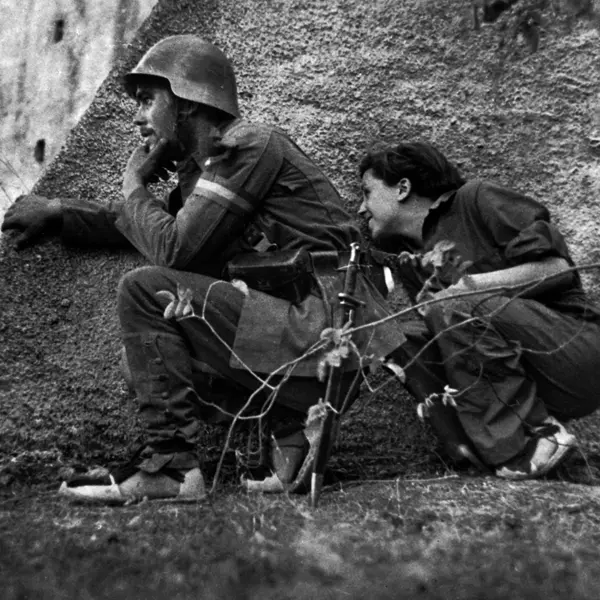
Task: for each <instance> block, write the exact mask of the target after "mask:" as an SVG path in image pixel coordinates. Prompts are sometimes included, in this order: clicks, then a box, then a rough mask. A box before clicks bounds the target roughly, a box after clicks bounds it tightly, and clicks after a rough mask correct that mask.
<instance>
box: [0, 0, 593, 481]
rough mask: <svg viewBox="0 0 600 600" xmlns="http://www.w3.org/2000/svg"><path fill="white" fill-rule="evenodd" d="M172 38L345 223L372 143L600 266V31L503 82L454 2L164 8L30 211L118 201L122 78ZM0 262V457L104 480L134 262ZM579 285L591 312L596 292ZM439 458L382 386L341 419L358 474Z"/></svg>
mask: <svg viewBox="0 0 600 600" xmlns="http://www.w3.org/2000/svg"><path fill="white" fill-rule="evenodd" d="M182 32H194V33H197V34H199V35H202V36H204V37H206V38H207V39H209V40H212V41H214V42H215V43H216V44H218V45H219V46H220V47H221V48H223V50H224V51H225V52H226V53H227V54H228V55H229V56H230V57H231V58H232V60H233V63H234V66H235V68H236V70H237V73H238V78H239V88H240V94H241V105H242V110H243V112H244V113H245V114H246V116H248V117H249V118H251V119H260V120H263V121H267V122H271V123H275V124H277V125H280V126H282V127H284V128H285V129H287V130H288V131H289V132H290V133H291V134H292V136H293V137H295V138H296V139H297V140H298V142H299V143H300V144H301V145H302V146H303V147H304V149H305V150H306V151H307V152H308V153H310V154H311V155H312V156H314V158H315V159H316V160H317V162H318V163H320V164H321V165H322V166H323V167H324V169H325V171H326V172H327V173H328V174H329V175H330V176H331V177H332V178H333V180H334V181H335V183H336V184H337V185H338V186H339V189H340V190H341V192H342V194H343V196H344V198H345V199H346V202H347V204H348V206H349V207H350V208H351V209H352V210H354V209H355V208H356V207H357V205H358V198H359V185H358V180H357V176H356V161H357V160H358V158H359V156H360V154H361V152H362V151H363V150H364V149H365V147H366V146H367V145H368V144H369V143H370V142H371V141H372V140H373V139H374V138H384V139H388V140H391V139H397V138H399V137H405V138H425V139H429V140H432V141H433V142H434V143H436V144H437V145H438V146H439V147H440V148H441V149H443V150H445V151H446V152H448V154H449V155H451V156H452V157H453V158H454V159H455V160H457V161H458V162H459V164H460V165H461V166H462V168H463V170H464V171H465V173H466V174H467V175H468V176H474V175H478V176H483V177H490V178H493V179H495V180H498V181H501V182H503V183H506V184H511V185H515V186H517V187H519V188H521V189H523V190H525V191H527V192H529V193H531V194H532V195H534V196H536V197H538V198H540V199H542V200H544V201H545V202H547V203H548V204H549V205H550V207H551V210H552V212H553V214H554V215H555V218H556V219H557V221H558V222H559V224H560V225H561V227H562V228H563V230H564V231H565V233H566V235H567V239H568V240H569V242H570V243H571V246H572V248H573V251H574V255H575V257H576V258H577V260H579V261H584V262H585V261H587V260H588V259H590V258H591V257H593V255H594V253H595V252H596V244H597V242H596V240H597V239H598V229H599V227H600V225H599V223H600V205H599V204H598V201H597V194H598V191H599V190H600V182H599V179H598V156H597V154H595V150H594V149H593V147H591V146H590V144H589V136H590V134H591V133H592V130H593V128H594V127H595V126H597V123H596V122H595V121H594V119H595V116H594V115H595V114H596V108H597V106H598V97H599V94H600V80H599V78H598V76H597V65H598V64H600V61H599V59H600V43H599V41H600V40H599V34H598V31H597V29H595V28H594V27H593V26H592V24H590V23H587V22H581V23H576V24H574V25H572V26H570V27H566V26H565V24H564V23H561V22H559V23H557V24H555V25H552V23H550V24H549V25H548V27H547V29H546V33H545V37H544V43H543V44H542V47H541V49H540V51H539V52H538V53H537V54H535V55H530V54H529V53H528V52H527V50H526V49H524V48H523V46H519V45H515V52H514V55H513V56H512V57H511V58H510V60H509V61H508V62H507V64H506V67H505V68H504V70H499V59H498V55H497V54H496V52H495V48H497V45H498V35H499V34H498V30H497V29H494V28H489V27H488V28H484V29H482V31H481V32H479V33H475V32H473V31H472V28H471V23H470V14H469V11H468V6H467V5H465V3H464V2H463V1H462V0H439V1H438V2H423V0H405V1H403V2H398V1H397V0H393V1H392V0H373V2H369V3H365V2H364V1H363V0H326V1H325V0H303V1H302V2H299V1H297V0H277V1H276V0H219V1H217V0H206V1H205V2H196V1H195V0H194V1H190V0H178V1H175V0H160V2H159V4H158V5H157V7H156V8H155V10H154V11H153V13H152V15H151V16H150V18H149V19H148V20H147V21H146V23H145V24H144V26H143V27H142V28H141V29H140V31H139V32H138V34H137V36H136V37H135V39H134V40H133V42H132V44H131V46H130V47H129V48H126V51H125V52H124V53H123V55H122V56H120V57H118V59H117V61H116V63H115V66H114V68H113V70H112V71H111V73H110V75H109V76H108V78H107V79H106V80H105V82H104V84H103V85H102V86H101V88H100V89H99V91H98V94H97V96H96V98H95V100H94V102H93V103H92V105H91V106H90V108H89V110H88V111H87V112H86V113H85V115H84V116H83V118H82V119H81V121H80V122H79V123H78V125H77V126H76V127H75V128H74V129H73V131H72V132H71V134H70V135H69V137H68V140H67V143H66V146H65V147H64V149H63V150H62V151H61V152H60V153H59V155H58V156H57V158H56V160H55V161H54V162H53V163H52V165H51V166H50V168H49V169H48V170H47V172H46V173H45V175H44V176H43V177H42V179H41V180H40V181H39V182H38V184H37V185H36V190H37V191H38V192H39V193H43V194H46V195H50V196H52V195H67V194H68V195H78V196H80V197H83V198H93V199H98V200H100V201H105V200H107V199H108V198H111V197H117V196H118V194H119V188H120V182H121V172H122V169H123V166H124V164H125V162H126V160H127V156H128V154H129V152H130V151H131V150H132V149H133V147H134V146H135V144H136V143H137V137H136V135H135V134H134V132H133V130H132V127H131V124H130V122H131V117H132V114H133V109H134V107H133V104H132V103H131V102H128V101H123V94H122V90H121V87H120V84H119V77H120V75H121V74H122V73H123V72H124V71H125V70H126V69H128V68H130V67H131V66H132V65H133V64H134V63H135V62H136V61H137V60H138V58H139V57H140V56H141V54H142V53H143V52H144V51H145V50H146V49H147V48H148V47H149V46H150V45H151V44H152V43H154V42H156V41H157V40H159V39H160V38H162V37H163V36H165V35H169V34H174V33H182ZM0 251H1V252H2V255H1V262H0V307H1V310H2V313H1V316H0V365H2V367H1V368H2V372H1V374H0V394H1V395H2V398H1V401H0V455H1V453H4V454H5V455H6V454H10V453H15V452H18V451H20V450H23V449H53V448H54V449H57V451H60V452H61V453H63V454H64V456H65V458H66V459H72V458H80V459H82V460H86V461H87V462H89V461H94V460H96V461H98V462H101V461H105V460H106V459H107V458H108V457H112V456H114V454H115V453H117V454H118V453H119V452H121V449H122V447H123V444H125V443H126V442H132V441H134V440H135V439H136V436H137V431H138V430H137V429H136V425H135V418H134V404H133V400H132V398H131V397H130V396H129V395H128V394H127V392H126V391H125V390H124V387H123V385H122V383H121V380H120V376H119V372H118V360H117V352H118V350H119V347H120V342H119V332H118V328H117V324H116V318H115V288H116V286H117V283H118V280H119V277H120V276H121V274H122V273H123V272H124V271H125V270H127V269H130V268H132V267H133V266H135V265H139V264H142V261H141V259H140V258H139V257H137V256H136V255H133V254H127V253H122V254H110V253H105V252H80V251H78V250H74V249H67V248H63V247H62V246H61V245H60V244H59V243H55V242H54V241H50V242H48V243H46V244H43V245H40V246H37V247H35V248H33V249H31V250H26V251H23V252H21V253H15V252H14V251H13V250H12V249H11V247H10V245H9V244H6V243H5V244H4V245H3V246H2V249H1V250H0ZM586 279H587V283H588V285H589V286H590V288H591V289H592V292H593V294H594V295H595V296H596V297H598V293H597V292H598V282H599V279H598V276H597V275H595V274H592V275H589V276H588V277H587V278H586ZM365 398H366V396H365ZM431 447H432V439H431V437H430V436H428V435H427V434H426V432H425V431H424V430H423V428H422V427H421V426H420V425H418V424H417V422H416V418H415V412H414V407H412V406H411V405H410V404H409V403H408V400H407V399H406V397H405V396H403V395H402V394H401V391H400V389H399V388H398V387H394V386H391V387H389V388H388V389H387V391H386V394H385V395H380V396H378V397H377V398H376V399H375V400H371V401H370V402H369V404H368V405H367V406H366V407H365V408H363V410H362V412H361V413H360V414H358V415H356V416H353V417H351V418H350V419H349V421H348V422H347V423H346V425H345V428H344V435H343V438H342V444H341V448H340V453H339V455H341V456H345V457H346V459H347V460H349V458H348V457H350V459H352V460H354V461H355V463H356V464H358V465H360V467H359V472H360V473H362V474H365V473H367V474H370V475H371V476H373V475H377V474H379V473H380V472H381V466H382V465H384V466H385V465H388V466H390V468H394V469H396V470H397V472H401V473H411V472H414V471H415V470H417V471H418V470H419V469H421V470H422V469H424V468H425V467H424V465H425V466H426V465H427V464H428V463H427V461H428V460H434V459H431V458H430V457H431V456H432V454H431ZM438 466H439V464H438Z"/></svg>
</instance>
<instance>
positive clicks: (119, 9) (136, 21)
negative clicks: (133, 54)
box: [0, 0, 156, 217]
mask: <svg viewBox="0 0 600 600" xmlns="http://www.w3.org/2000/svg"><path fill="white" fill-rule="evenodd" d="M155 4H156V0H23V1H21V2H16V1H15V0H0V14H2V19H0V45H1V47H2V53H1V54H0V118H1V119H0V185H2V188H1V189H0V217H1V215H2V213H3V210H4V209H5V208H6V206H7V205H8V204H9V203H10V202H11V201H12V200H14V199H15V198H16V197H17V196H18V195H19V194H22V193H25V192H26V191H28V190H30V189H31V188H32V186H33V184H34V183H35V181H36V180H37V179H38V178H39V177H40V175H41V174H42V173H43V172H44V169H45V168H46V167H47V165H48V164H49V163H50V162H51V161H52V159H53V158H54V157H55V156H56V154H57V152H58V150H59V149H60V147H61V146H62V145H63V144H64V142H65V139H66V137H67V134H68V132H69V131H70V130H71V128H72V127H73V126H74V125H75V124H76V123H77V121H78V120H79V119H80V117H81V115H82V114H83V113H84V112H85V110H86V109H87V107H88V106H89V104H90V102H91V101H92V100H93V98H94V95H95V93H96V90H97V89H98V87H99V85H100V84H101V83H102V81H104V79H105V77H106V76H107V75H108V72H109V71H110V68H111V66H112V64H113V61H114V58H115V56H118V55H119V54H120V53H122V52H123V51H124V49H125V47H126V46H127V44H128V43H129V42H130V41H131V39H132V38H133V36H134V35H135V32H136V31H137V29H138V27H139V26H140V24H141V23H142V22H143V21H144V19H145V18H146V17H147V16H148V14H149V13H150V11H151V9H152V7H153V6H154V5H155Z"/></svg>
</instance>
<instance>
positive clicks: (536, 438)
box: [496, 417, 577, 479]
mask: <svg viewBox="0 0 600 600" xmlns="http://www.w3.org/2000/svg"><path fill="white" fill-rule="evenodd" d="M576 443H577V438H576V437H575V436H574V435H573V434H572V433H569V432H568V431H567V430H566V429H565V426H564V425H563V424H562V423H560V422H559V421H557V420H556V419H555V418H554V417H547V418H546V419H545V420H544V422H543V424H542V425H541V426H540V427H536V428H535V429H534V430H533V436H532V437H531V438H530V439H529V440H528V442H527V444H526V445H525V449H524V450H523V452H521V453H520V454H519V455H518V456H516V457H515V458H513V459H511V460H509V461H508V462H507V463H505V464H503V465H502V466H500V467H499V468H497V469H496V475H497V476H498V477H502V478H504V479H536V478H538V477H543V476H544V475H547V474H548V473H550V471H552V470H553V469H555V468H556V467H557V466H558V465H559V464H560V463H561V462H562V461H563V460H564V459H565V458H566V457H567V456H568V454H569V452H570V451H571V450H572V449H573V448H574V447H575V445H576Z"/></svg>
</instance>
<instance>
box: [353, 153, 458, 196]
mask: <svg viewBox="0 0 600 600" xmlns="http://www.w3.org/2000/svg"><path fill="white" fill-rule="evenodd" d="M369 169H372V170H373V173H374V174H375V176H376V177H377V178H379V179H382V180H383V181H384V182H385V183H386V184H387V185H396V184H397V183H398V182H399V181H400V180H401V179H402V178H404V177H406V178H407V179H409V180H410V183H411V184H412V189H413V190H414V192H415V193H417V194H419V195H420V196H425V197H426V198H433V199H437V198H438V197H439V196H441V195H442V194H444V193H445V192H450V191H452V190H455V189H458V188H459V187H461V186H462V185H464V184H465V183H466V181H465V179H464V178H463V176H462V175H461V174H460V171H459V170H458V168H457V167H456V166H455V165H453V164H452V163H451V162H450V161H449V160H448V159H447V158H446V157H445V156H444V155H443V154H442V153H441V152H440V151H439V150H438V149H437V148H435V147H434V146H432V145H431V144H429V143H427V142H401V143H400V144H385V143H381V142H380V143H377V144H375V145H374V146H372V147H371V148H370V149H369V150H368V151H367V153H366V154H365V156H363V158H362V159H361V161H360V163H359V166H358V170H359V173H360V176H361V177H362V176H363V175H364V174H365V171H368V170H369Z"/></svg>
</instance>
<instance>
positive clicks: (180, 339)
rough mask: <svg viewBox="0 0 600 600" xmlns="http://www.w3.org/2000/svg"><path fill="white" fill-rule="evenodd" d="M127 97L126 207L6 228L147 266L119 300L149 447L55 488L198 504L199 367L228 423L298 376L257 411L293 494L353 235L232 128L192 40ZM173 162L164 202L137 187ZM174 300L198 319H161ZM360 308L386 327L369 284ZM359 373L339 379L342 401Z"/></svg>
mask: <svg viewBox="0 0 600 600" xmlns="http://www.w3.org/2000/svg"><path fill="white" fill-rule="evenodd" d="M125 87H126V91H127V93H128V94H129V95H130V96H131V97H132V98H134V99H135V100H136V102H137V105H138V111H137V114H136V116H135V120H134V122H135V125H136V126H137V127H138V128H139V132H140V134H141V136H142V138H143V142H144V143H143V144H142V145H141V146H139V147H138V148H137V149H136V150H135V151H134V152H133V154H132V155H131V157H130V159H129V162H128V164H127V167H126V169H125V173H124V177H123V195H124V198H125V200H124V202H123V203H122V204H119V205H118V206H106V205H101V204H94V203H91V202H83V201H67V200H63V201H58V200H47V199H44V198H40V197H37V196H28V197H24V198H22V199H21V200H19V201H18V202H17V203H16V204H15V205H14V206H13V207H12V208H11V209H10V210H9V211H8V212H7V214H6V218H5V222H4V225H3V229H17V230H21V238H20V242H21V243H22V242H26V243H28V242H31V241H32V238H33V237H35V235H37V234H38V233H40V232H43V231H54V232H56V233H58V234H60V235H61V236H62V238H63V239H64V240H65V241H70V242H71V243H79V244H89V243H92V242H94V241H95V242H97V243H110V244H111V245H122V244H125V243H128V244H131V245H133V246H134V247H135V248H137V250H139V251H140V252H141V253H142V254H143V255H144V256H145V257H146V258H147V259H148V260H149V261H150V263H151V264H152V266H148V267H143V268H139V269H136V270H134V271H132V272H129V273H127V274H126V275H125V276H124V277H123V278H122V280H121V282H120V286H119V290H118V300H117V302H118V314H119V318H120V323H121V327H122V335H123V344H124V347H125V352H126V361H127V365H128V370H129V372H130V373H131V379H132V386H133V388H134V389H135V391H136V393H137V398H138V401H139V412H140V416H141V420H142V423H143V426H144V428H145V436H146V437H145V441H146V444H145V447H144V448H143V449H142V450H141V452H139V453H138V454H137V455H136V456H135V457H134V458H133V459H132V461H131V462H130V463H129V464H127V465H125V466H124V468H123V469H118V470H115V471H113V472H111V473H110V475H109V476H107V477H106V478H100V479H97V480H96V479H91V480H90V479H89V478H80V479H77V480H73V481H70V482H65V483H63V485H62V486H61V490H60V491H61V493H62V494H64V495H65V496H67V497H69V498H74V499H77V500H90V501H106V502H128V501H132V500H135V499H139V498H144V497H146V498H148V499H150V500H152V499H158V498H163V499H165V498H166V499H176V500H196V499H198V498H201V497H202V496H203V494H204V482H203V477H202V473H201V472H200V469H199V462H198V457H197V443H198V438H199V433H200V430H201V422H202V415H203V409H204V408H205V405H206V403H207V402H208V403H210V402H212V403H215V399H214V398H213V397H211V394H210V389H206V388H204V389H203V388H199V386H197V385H195V384H194V365H197V364H202V365H207V366H208V368H209V369H210V370H211V372H213V373H216V374H218V376H219V378H222V379H223V380H226V381H229V382H231V383H232V387H231V388H230V389H232V390H237V392H234V393H237V395H238V398H237V400H238V402H237V407H238V408H239V406H240V405H241V404H243V402H239V400H245V398H246V397H248V394H250V393H252V392H253V391H254V390H257V389H258V388H259V386H261V385H262V384H261V378H262V379H263V380H264V377H265V376H267V375H268V374H271V373H273V372H275V371H276V370H277V369H279V368H280V367H281V366H282V365H284V364H287V363H289V364H292V365H293V368H291V370H290V371H289V372H288V371H283V370H280V371H279V372H278V374H277V376H276V377H274V378H272V379H270V380H269V384H270V386H271V387H268V386H266V387H265V393H264V394H259V395H258V396H257V401H258V402H259V404H260V403H264V402H266V401H268V400H269V399H268V398H267V399H265V396H268V393H267V392H269V391H270V390H271V389H272V388H273V387H276V386H278V385H280V384H281V385H280V388H279V389H278V392H277V394H276V397H275V398H274V402H275V404H274V406H273V408H272V409H271V413H270V414H271V415H272V416H273V417H274V419H275V425H274V427H273V429H274V436H275V438H277V445H278V447H279V451H278V452H277V456H281V455H283V460H278V461H275V462H276V463H277V464H275V468H276V474H277V476H278V477H279V478H280V479H281V480H282V481H283V482H289V481H290V480H292V479H293V478H294V476H295V473H296V471H297V470H298V468H299V467H300V465H301V464H302V461H303V459H304V456H305V453H306V440H305V439H304V435H303V431H302V429H303V422H304V419H305V417H306V414H307V410H308V408H309V407H310V406H311V405H313V404H315V403H316V402H317V401H318V400H319V399H320V398H322V397H323V396H324V395H325V389H324V387H325V384H324V383H322V382H320V381H319V380H318V379H317V365H318V362H319V359H320V356H319V355H318V354H316V353H314V352H313V353H312V354H311V353H309V352H308V351H309V350H310V349H311V348H312V347H313V346H314V344H316V343H318V342H319V340H320V334H321V332H322V331H323V330H324V329H326V328H327V327H330V326H331V324H332V316H333V312H334V311H335V310H336V305H337V294H338V292H339V291H341V289H342V284H343V272H344V267H345V261H347V259H348V255H349V252H348V250H349V248H350V245H351V244H352V243H353V242H359V241H360V240H359V233H358V230H357V228H356V226H355V225H353V223H352V220H351V218H350V216H349V215H348V213H347V212H346V211H345V210H344V208H343V204H342V202H341V199H340V197H339V195H338V193H337V191H336V190H335V188H334V187H333V185H332V184H331V182H330V181H329V180H328V179H327V177H326V176H325V175H324V174H323V173H322V171H321V170H320V169H319V168H317V167H316V166H315V164H314V163H313V162H312V161H311V160H310V159H309V158H308V157H307V156H306V155H305V154H304V153H303V152H302V150H300V149H299V148H298V146H296V145H295V144H294V143H293V142H292V141H291V140H290V139H289V137H287V136H286V135H285V133H283V132H282V131H281V130H279V129H277V128H274V127H268V126H265V125H259V124H254V123H249V122H247V121H244V120H242V119H241V118H240V113H239V108H238V99H237V91H236V82H235V77H234V72H233V70H232V66H231V64H230V62H229V60H228V59H227V58H226V57H225V56H224V55H223V53H222V52H221V51H220V50H218V49H217V48H216V47H215V46H214V45H212V44H210V43H207V42H205V41H203V40H202V39H199V38H198V37H195V36H192V35H180V36H173V37H169V38H166V39H164V40H162V41H160V42H159V43H157V44H156V45H155V46H153V47H152V48H151V49H150V50H149V51H148V52H147V53H146V54H145V55H144V56H143V58H142V59H141V61H140V62H139V64H138V65H137V66H136V67H135V69H134V70H133V71H132V72H131V73H129V74H128V75H126V76H125ZM172 162H174V163H175V164H176V168H177V175H178V185H177V187H176V188H175V189H173V191H171V192H170V194H169V195H168V198H167V201H166V202H164V201H163V200H161V199H159V198H157V197H155V196H154V194H153V193H152V192H151V191H150V190H149V189H148V184H149V183H151V182H153V181H154V180H156V178H157V176H160V175H161V174H163V172H164V169H165V167H167V168H168V167H169V165H170V164H171V163H172ZM18 241H19V240H18ZM267 250H268V251H267ZM257 259H258V260H257ZM366 268H367V267H365V269H366ZM373 268H375V267H373ZM231 271H233V273H234V275H235V274H236V273H239V274H241V276H242V277H243V276H244V273H246V274H249V277H250V278H249V279H248V280H247V283H248V285H249V287H248V288H246V287H245V286H239V285H237V284H235V282H234V283H230V282H228V281H227V280H225V279H222V278H223V277H224V274H225V273H227V272H231ZM253 272H256V273H258V274H259V275H258V276H257V277H256V281H253V280H252V273H253ZM290 273H291V274H292V275H290ZM253 288H256V289H253ZM184 290H185V292H184ZM164 292H166V293H164ZM178 292H179V296H182V295H183V296H185V300H184V303H185V304H186V306H187V304H188V303H189V308H188V309H187V311H189V310H190V309H192V310H193V311H194V312H195V314H196V315H202V318H184V319H176V318H171V319H169V318H165V317H168V316H169V315H168V314H167V315H165V309H166V308H167V306H168V304H169V302H170V300H169V298H177V296H178ZM356 295H357V297H358V299H360V300H361V301H362V302H364V307H363V309H362V310H361V311H359V313H360V314H359V318H358V323H359V324H360V323H361V322H362V323H366V322H370V321H374V320H376V319H378V318H380V317H382V316H384V315H385V314H386V312H387V309H386V307H385V302H384V300H383V298H382V297H381V296H380V294H379V292H378V291H377V290H376V288H375V287H374V285H373V284H372V283H371V280H370V279H369V278H368V277H367V276H366V275H365V273H364V270H363V271H361V273H360V274H359V277H358V280H357V288H356ZM190 299H191V302H190ZM187 311H185V312H187ZM167 312H168V311H167ZM179 315H180V316H181V311H180V313H179ZM403 340H404V338H403V334H402V333H401V331H400V330H399V328H397V327H395V326H393V325H392V326H390V325H389V324H386V325H385V326H384V327H380V328H375V331H365V332H363V333H362V337H361V336H360V335H359V336H357V339H355V340H354V341H355V342H356V343H357V344H358V346H359V348H360V349H361V350H362V351H363V352H367V351H369V352H370V351H373V352H376V353H377V354H379V355H381V356H383V355H385V354H387V353H388V352H389V351H390V350H392V349H393V348H395V347H397V346H398V345H399V344H400V343H402V341H403ZM367 346H369V349H368V348H367ZM305 354H307V356H306V358H305V359H303V360H299V359H301V357H303V356H304V355H305ZM358 366H359V365H358V364H357V361H356V360H353V361H350V363H348V370H347V372H346V373H345V375H344V377H343V379H342V387H343V388H344V389H345V390H348V389H349V387H350V386H351V382H352V381H353V379H354V374H355V373H356V370H357V369H358ZM230 400H231V401H232V405H235V404H236V403H235V400H236V398H230ZM278 424H279V425H278Z"/></svg>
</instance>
